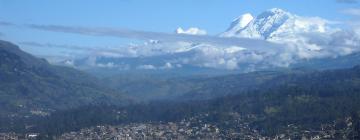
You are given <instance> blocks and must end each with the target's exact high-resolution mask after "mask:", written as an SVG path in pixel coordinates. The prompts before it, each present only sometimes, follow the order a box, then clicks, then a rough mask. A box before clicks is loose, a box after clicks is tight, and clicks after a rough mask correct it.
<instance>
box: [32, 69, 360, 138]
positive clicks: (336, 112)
mask: <svg viewBox="0 0 360 140" xmlns="http://www.w3.org/2000/svg"><path fill="white" fill-rule="evenodd" d="M218 82H219V84H218V85H222V84H221V83H223V82H224V81H218ZM214 85H215V84H214ZM261 87H262V88H261V89H252V90H242V87H238V89H236V88H235V87H234V88H232V89H227V88H228V87H225V88H223V87H221V86H218V88H220V89H223V91H228V90H229V92H230V91H234V92H237V93H236V95H229V96H226V97H221V98H216V99H212V100H203V101H191V100H190V101H185V102H166V101H163V102H153V103H147V104H139V105H130V106H126V107H116V106H107V105H103V106H102V105H96V106H85V107H82V108H77V109H73V110H64V111H59V112H56V113H54V114H53V115H51V116H48V117H45V118H44V120H42V121H40V123H39V124H40V125H39V126H38V127H36V128H35V130H37V131H41V132H46V133H49V134H61V133H63V132H66V131H74V130H78V129H80V128H83V127H89V126H94V125H104V124H111V125H115V124H124V123H133V122H158V121H164V122H166V121H180V120H182V119H183V118H189V117H193V116H199V115H200V116H206V117H203V118H202V119H203V120H202V121H205V122H208V123H212V124H217V125H218V126H220V127H221V128H223V129H230V128H235V127H236V123H235V122H236V120H237V119H239V118H237V117H236V115H235V117H234V114H238V115H240V116H249V115H250V116H253V117H252V119H250V120H242V121H247V123H249V124H250V126H251V127H252V128H254V129H257V130H259V131H260V132H261V133H263V134H265V135H273V134H278V133H281V132H284V131H286V129H287V126H288V125H290V124H291V125H296V126H298V127H300V128H301V129H306V130H319V129H320V126H321V124H331V123H333V122H334V121H336V120H344V118H346V117H352V118H353V119H356V118H358V117H359V115H360V66H357V67H354V68H352V69H342V70H329V71H315V72H293V73H288V74H282V75H279V76H277V77H274V78H271V80H269V81H268V83H267V84H264V85H262V86H261ZM220 89H216V90H213V91H212V92H221V90H220ZM218 94H220V93H218ZM204 114H209V115H204ZM358 121H359V120H355V122H358ZM358 125H360V124H356V126H358ZM344 126H346V124H345V123H344V122H343V121H338V122H337V124H336V127H344ZM353 131H354V132H357V133H358V132H359V130H356V131H355V130H353Z"/></svg>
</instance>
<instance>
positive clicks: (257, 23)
mask: <svg viewBox="0 0 360 140" xmlns="http://www.w3.org/2000/svg"><path fill="white" fill-rule="evenodd" d="M326 23H327V21H326V20H323V19H320V18H314V17H300V16H297V15H293V14H291V13H289V12H287V11H285V10H282V9H279V8H273V9H269V10H267V11H265V12H263V13H261V14H259V15H258V16H257V17H256V18H254V19H252V20H251V22H249V23H248V24H247V25H246V26H239V25H238V26H230V28H229V29H228V30H227V31H226V32H224V33H222V34H221V35H220V36H222V37H242V38H255V39H265V40H271V41H276V40H284V39H285V40H294V39H296V36H297V34H302V33H309V32H325V30H326Z"/></svg>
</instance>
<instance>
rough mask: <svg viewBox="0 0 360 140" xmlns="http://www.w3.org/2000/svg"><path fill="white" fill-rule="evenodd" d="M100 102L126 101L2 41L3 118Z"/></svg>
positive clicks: (90, 79)
mask: <svg viewBox="0 0 360 140" xmlns="http://www.w3.org/2000/svg"><path fill="white" fill-rule="evenodd" d="M100 102H105V103H114V104H122V103H125V102H126V99H125V97H124V96H122V95H121V94H120V93H116V92H114V91H112V90H108V89H107V88H105V87H103V86H100V85H99V84H98V81H97V79H95V78H93V77H92V76H89V75H88V74H85V73H83V72H80V71H78V70H75V69H72V68H67V67H61V66H54V65H50V64H49V63H48V62H47V61H46V60H45V59H39V58H36V57H34V56H32V55H30V54H28V53H25V52H23V51H22V50H20V49H19V47H18V46H16V45H14V44H12V43H9V42H6V41H0V106H1V111H0V116H1V115H4V116H9V113H14V114H13V115H16V114H17V113H29V112H30V111H42V112H47V111H50V110H54V109H65V108H73V107H77V106H80V105H86V104H90V103H92V104H94V103H100Z"/></svg>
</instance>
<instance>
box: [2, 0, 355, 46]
mask: <svg viewBox="0 0 360 140" xmlns="http://www.w3.org/2000/svg"><path fill="white" fill-rule="evenodd" d="M340 1H341V2H340ZM274 7H276V8H281V9H285V10H287V11H289V12H291V13H294V14H297V15H301V16H318V17H322V18H325V19H328V20H332V21H347V20H351V18H352V17H350V16H348V15H345V14H343V13H341V12H340V11H342V10H344V9H348V8H359V7H360V6H359V3H357V2H356V0H107V1H100V0H98V1H95V0H51V1H50V0H0V21H1V22H9V23H14V24H16V25H24V24H37V25H64V26H79V27H110V28H122V29H133V30H140V31H154V32H166V33H172V32H173V31H174V30H175V29H176V28H177V27H184V28H188V27H199V28H201V29H205V30H207V32H208V33H209V34H210V35H216V34H218V33H221V32H223V31H224V30H226V29H227V28H228V26H229V24H230V22H231V21H232V20H233V19H234V18H236V17H238V16H240V15H241V14H243V13H246V12H250V13H252V14H253V15H257V14H259V13H261V12H263V11H264V10H266V9H270V8H274ZM0 33H1V36H0V38H2V39H5V40H10V41H14V42H21V41H34V42H43V43H55V44H74V45H80V46H81V45H82V46H116V45H119V44H121V43H124V42H126V43H128V42H129V40H127V39H119V38H108V37H88V36H82V35H75V34H67V33H56V32H48V31H40V30H34V29H29V28H26V27H13V26H0ZM31 49H33V48H30V51H31Z"/></svg>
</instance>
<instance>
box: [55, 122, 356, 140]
mask: <svg viewBox="0 0 360 140" xmlns="http://www.w3.org/2000/svg"><path fill="white" fill-rule="evenodd" d="M200 118H201V117H192V118H190V119H187V120H182V121H180V122H167V123H161V122H160V123H133V124H127V125H118V126H109V125H107V126H96V127H91V128H86V129H82V130H80V131H78V132H70V133H65V134H63V135H61V136H59V137H57V138H56V139H60V140H82V139H114V140H132V139H263V140H265V139H276V140H280V139H304V140H317V139H318V140H320V139H348V138H350V139H351V137H354V136H352V135H351V134H350V133H349V132H352V130H351V125H352V124H351V119H349V118H348V119H346V120H345V121H346V124H345V125H347V127H345V128H343V129H341V130H336V129H335V125H334V124H324V125H322V126H321V129H320V130H305V129H301V128H299V127H297V126H296V125H293V124H291V125H288V126H287V128H286V129H287V131H284V132H281V133H279V134H276V135H274V136H264V135H262V134H261V133H260V132H259V131H258V130H256V129H252V128H251V127H249V124H248V123H247V122H244V121H243V120H240V119H238V120H229V121H228V122H224V123H232V124H230V125H229V126H230V127H229V128H226V129H224V128H221V127H219V126H217V125H214V124H208V123H205V122H204V121H202V120H201V119H200ZM240 118H241V117H240ZM334 123H338V122H334Z"/></svg>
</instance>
